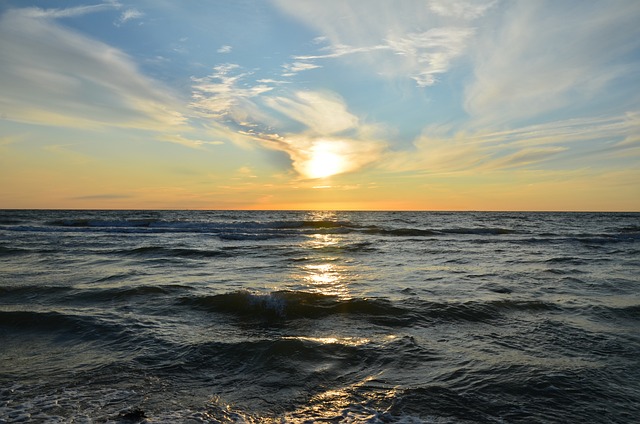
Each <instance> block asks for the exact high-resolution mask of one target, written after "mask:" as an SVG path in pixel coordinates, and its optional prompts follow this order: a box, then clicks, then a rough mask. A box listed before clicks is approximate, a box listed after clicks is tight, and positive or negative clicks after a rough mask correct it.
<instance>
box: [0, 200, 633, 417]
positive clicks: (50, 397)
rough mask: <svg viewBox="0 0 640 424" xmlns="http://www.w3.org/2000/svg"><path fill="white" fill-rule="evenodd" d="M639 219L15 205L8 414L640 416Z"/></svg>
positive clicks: (3, 352)
mask: <svg viewBox="0 0 640 424" xmlns="http://www.w3.org/2000/svg"><path fill="white" fill-rule="evenodd" d="M639 276H640V214H629V213H626V214H623V213H619V214H616V213H607V214H601V213H471V212H467V213H428V212H421V213H413V212H335V213H333V212H233V211H220V212H192V211H188V212H187V211H181V212H177V211H0V422H51V423H55V422H80V423H82V422H87V423H91V422H98V423H103V422H124V423H131V422H139V421H143V422H149V423H173V422H193V423H198V422H213V423H216V422H238V423H263V422H274V423H313V422H330V423H360V422H367V423H423V422H424V423H559V422H589V423H635V422H638V421H637V420H638V418H639V417H640V277H639Z"/></svg>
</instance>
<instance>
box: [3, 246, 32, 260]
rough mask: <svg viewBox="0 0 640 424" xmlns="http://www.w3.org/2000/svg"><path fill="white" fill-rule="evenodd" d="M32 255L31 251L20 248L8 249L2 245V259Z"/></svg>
mask: <svg viewBox="0 0 640 424" xmlns="http://www.w3.org/2000/svg"><path fill="white" fill-rule="evenodd" d="M29 253H32V252H31V251H30V250H27V249H22V248H19V247H6V246H1V245H0V257H3V256H18V255H28V254H29Z"/></svg>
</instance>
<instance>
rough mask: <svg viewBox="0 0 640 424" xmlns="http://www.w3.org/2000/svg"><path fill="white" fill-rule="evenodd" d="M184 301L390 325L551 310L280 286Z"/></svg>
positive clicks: (276, 315)
mask: <svg viewBox="0 0 640 424" xmlns="http://www.w3.org/2000/svg"><path fill="white" fill-rule="evenodd" d="M179 302H180V303H181V304H183V305H189V306H192V307H194V308H197V309H201V310H206V311H209V312H215V313H224V314H231V315H235V316H237V317H239V318H244V319H249V320H266V321H274V320H275V321H278V320H280V321H282V320H294V319H323V318H327V317H332V316H344V317H351V318H354V319H358V318H363V319H366V320H368V321H370V322H373V323H376V324H380V325H386V326H391V327H394V326H412V325H424V324H434V323H436V322H438V321H469V322H485V321H491V320H498V319H503V318H504V317H505V316H506V315H507V314H510V313H513V312H539V311H552V310H555V309H557V308H558V307H557V306H555V305H553V304H551V303H547V302H543V301H524V300H522V301H521V300H492V301H473V302H471V301H468V302H432V301H425V300H415V299H412V300H408V301H405V302H396V303H394V302H392V301H390V300H387V299H383V298H351V299H349V298H341V297H339V296H334V295H326V294H321V293H312V292H299V291H276V292H272V293H268V294H262V293H252V292H249V291H236V292H231V293H225V294H216V295H210V296H195V297H182V298H180V300H179Z"/></svg>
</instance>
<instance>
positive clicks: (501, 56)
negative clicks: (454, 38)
mask: <svg viewBox="0 0 640 424" xmlns="http://www.w3.org/2000/svg"><path fill="white" fill-rule="evenodd" d="M504 6H505V7H506V9H505V10H504V13H503V18H502V19H503V22H502V25H501V26H499V27H497V30H486V31H483V32H482V33H481V34H480V35H479V37H478V40H477V43H476V44H474V46H473V49H472V50H471V51H472V52H473V66H474V74H475V79H474V80H473V81H472V83H471V84H469V86H468V87H467V90H466V94H465V97H466V99H465V108H466V110H467V111H468V112H469V114H470V115H471V116H472V117H473V118H474V120H476V121H477V123H478V125H488V124H489V123H491V124H493V125H502V124H504V123H507V122H511V123H514V122H516V121H519V120H525V119H530V118H533V117H540V116H542V115H543V114H547V113H549V112H552V111H558V110H563V112H565V113H567V112H568V111H567V110H566V109H567V108H571V109H573V110H581V109H582V110H584V109H585V108H587V107H595V105H598V104H600V105H603V104H605V103H604V102H611V101H612V100H614V99H615V100H617V101H618V102H624V101H626V103H624V104H622V103H619V104H608V105H607V107H608V108H609V109H612V106H613V108H616V109H617V110H618V111H620V110H623V109H624V108H625V107H629V106H630V103H629V101H630V100H631V101H637V100H638V98H637V96H628V88H627V87H622V89H621V90H624V93H623V92H621V91H619V90H620V88H619V87H618V88H616V86H614V85H613V84H612V83H613V82H614V81H616V80H621V79H623V78H625V77H627V78H629V79H630V80H632V79H633V78H635V77H634V76H633V75H634V73H637V72H638V69H637V66H635V65H634V64H633V63H634V60H635V59H634V58H633V55H634V53H633V52H634V51H635V52H637V51H638V49H639V48H640V26H638V25H637V23H638V21H640V4H639V3H638V2H637V1H633V0H631V1H619V2H616V3H615V5H613V4H612V3H611V2H607V1H594V2H589V4H588V5H586V4H584V3H582V2H577V3H576V2H573V3H572V2H561V3H558V2H545V1H536V2H511V3H507V4H505V5H504ZM573 6H575V7H573ZM612 6H613V7H612ZM636 62H637V61H636Z"/></svg>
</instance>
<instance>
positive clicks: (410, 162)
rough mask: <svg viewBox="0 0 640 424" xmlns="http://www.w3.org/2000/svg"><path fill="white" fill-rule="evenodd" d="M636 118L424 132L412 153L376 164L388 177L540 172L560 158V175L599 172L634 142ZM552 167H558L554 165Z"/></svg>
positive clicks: (629, 115) (395, 154)
mask: <svg viewBox="0 0 640 424" xmlns="http://www.w3.org/2000/svg"><path fill="white" fill-rule="evenodd" d="M637 116H638V114H637V113H625V114H623V115H620V116H612V117H607V118H599V119H598V118H580V119H568V120H561V121H555V122H548V123H542V124H536V125H530V126H525V127H520V128H516V129H509V130H501V131H488V130H484V131H480V130H476V131H471V130H467V131H458V132H455V133H450V132H449V131H450V129H449V128H440V127H427V128H425V130H424V132H423V134H422V135H421V136H420V137H418V138H417V139H416V140H415V142H414V147H415V149H414V150H412V151H396V152H388V153H386V154H385V156H384V157H383V159H382V160H381V162H382V166H383V167H384V168H385V169H387V170H390V171H396V172H398V171H400V172H405V171H421V172H424V173H430V174H448V173H458V174H469V173H472V174H475V173H482V172H492V171H499V170H506V169H538V170H539V169H544V168H548V166H547V165H546V164H545V163H546V162H547V161H549V160H552V159H555V158H556V157H558V156H559V155H560V154H562V153H565V152H566V153H567V154H566V155H564V156H563V158H562V159H563V162H562V165H561V166H562V167H563V169H564V170H565V171H566V170H569V169H578V168H582V167H584V166H585V165H586V164H587V163H591V164H592V165H593V166H599V165H600V164H601V163H602V162H603V161H605V160H608V159H611V158H615V157H616V155H619V154H620V152H621V151H628V150H627V149H633V148H634V147H636V145H634V140H636V141H637V139H638V136H637V134H638V125H639V124H638V120H637ZM556 166H557V165H556Z"/></svg>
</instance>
